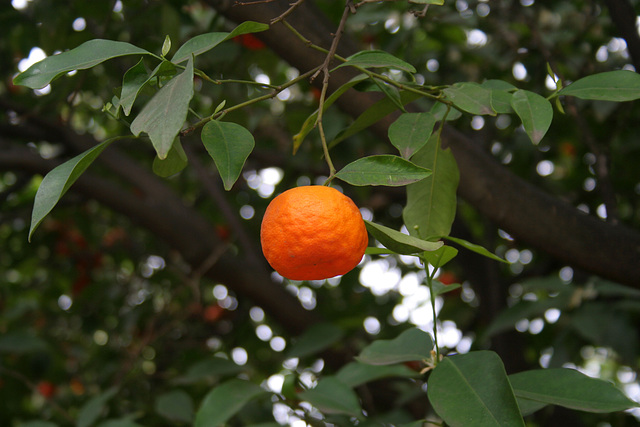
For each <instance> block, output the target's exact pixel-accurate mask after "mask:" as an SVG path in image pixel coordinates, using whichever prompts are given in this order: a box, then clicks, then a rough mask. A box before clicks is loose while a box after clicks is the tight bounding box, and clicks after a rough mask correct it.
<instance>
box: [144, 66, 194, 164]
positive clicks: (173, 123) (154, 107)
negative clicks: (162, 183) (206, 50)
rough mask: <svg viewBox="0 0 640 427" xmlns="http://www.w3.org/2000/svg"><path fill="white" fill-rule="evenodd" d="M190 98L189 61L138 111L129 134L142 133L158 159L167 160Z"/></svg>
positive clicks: (191, 79)
mask: <svg viewBox="0 0 640 427" xmlns="http://www.w3.org/2000/svg"><path fill="white" fill-rule="evenodd" d="M192 97H193V60H192V59H190V60H189V61H188V62H187V66H186V68H185V70H184V71H183V72H182V73H180V74H179V75H177V76H176V77H174V78H172V79H171V80H170V81H169V82H168V83H167V84H165V85H164V86H163V87H162V88H161V89H160V90H159V91H158V93H156V94H155V95H154V97H153V98H151V100H150V101H149V102H147V104H146V105H145V106H144V108H142V111H140V113H139V114H138V117H136V118H135V120H134V121H133V122H132V123H131V132H132V133H133V134H134V135H136V136H138V135H140V133H141V132H146V133H147V134H148V135H149V138H150V139H151V143H152V144H153V147H154V148H155V149H156V152H157V153H158V157H159V158H160V159H164V158H165V157H167V154H168V153H169V149H170V148H171V146H172V145H173V140H174V139H175V138H176V136H177V135H178V132H180V129H182V126H183V125H184V122H185V120H186V119H187V112H188V111H189V103H190V102H191V98H192Z"/></svg>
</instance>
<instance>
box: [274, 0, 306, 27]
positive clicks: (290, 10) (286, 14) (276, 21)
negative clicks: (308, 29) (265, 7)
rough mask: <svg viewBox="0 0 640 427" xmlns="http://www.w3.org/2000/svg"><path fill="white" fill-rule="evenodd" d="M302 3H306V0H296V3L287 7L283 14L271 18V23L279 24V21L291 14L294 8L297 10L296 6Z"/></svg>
mask: <svg viewBox="0 0 640 427" xmlns="http://www.w3.org/2000/svg"><path fill="white" fill-rule="evenodd" d="M302 3H304V0H298V1H297V2H295V3H294V4H292V5H291V6H289V9H287V10H286V11H285V12H284V13H283V14H282V15H280V16H278V17H276V18H273V19H272V20H271V25H273V24H277V23H278V22H280V21H282V20H284V19H285V18H286V17H287V16H289V15H290V14H291V13H292V12H293V11H294V10H296V8H297V7H298V6H300V5H301V4H302Z"/></svg>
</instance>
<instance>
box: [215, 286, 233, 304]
mask: <svg viewBox="0 0 640 427" xmlns="http://www.w3.org/2000/svg"><path fill="white" fill-rule="evenodd" d="M213 296H214V297H215V299H217V300H223V299H225V298H226V297H227V296H229V291H228V290H227V287H226V286H225V285H215V286H214V287H213Z"/></svg>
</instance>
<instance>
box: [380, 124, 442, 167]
mask: <svg viewBox="0 0 640 427" xmlns="http://www.w3.org/2000/svg"><path fill="white" fill-rule="evenodd" d="M435 124H436V118H435V117H434V116H433V114H431V113H405V114H402V115H401V116H400V117H398V118H397V119H396V120H395V121H394V122H393V123H391V126H389V140H390V141H391V144H393V145H394V147H396V148H397V149H398V151H400V155H401V156H402V157H403V158H404V159H410V158H411V156H413V154H414V153H415V152H416V151H418V150H420V149H421V148H422V147H423V146H424V145H425V144H426V143H427V141H428V140H429V137H431V133H432V132H433V127H434V126H435Z"/></svg>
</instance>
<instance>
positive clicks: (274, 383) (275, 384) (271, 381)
mask: <svg viewBox="0 0 640 427" xmlns="http://www.w3.org/2000/svg"><path fill="white" fill-rule="evenodd" d="M283 385H284V375H282V374H274V375H271V376H270V377H269V378H267V387H268V388H269V390H271V391H272V392H274V393H280V392H281V391H282V386H283Z"/></svg>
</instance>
